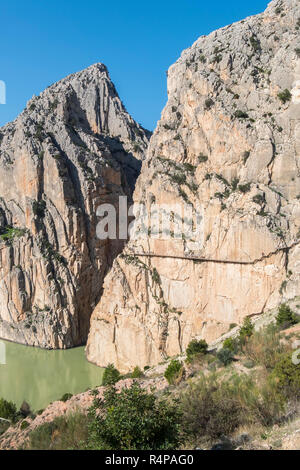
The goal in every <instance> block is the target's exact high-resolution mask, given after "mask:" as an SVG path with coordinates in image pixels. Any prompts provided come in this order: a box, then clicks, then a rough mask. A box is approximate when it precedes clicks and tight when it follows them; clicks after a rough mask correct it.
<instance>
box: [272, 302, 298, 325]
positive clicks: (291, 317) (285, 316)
mask: <svg viewBox="0 0 300 470" xmlns="http://www.w3.org/2000/svg"><path fill="white" fill-rule="evenodd" d="M296 323H298V317H297V316H296V314H295V313H294V312H293V311H292V310H291V308H290V307H289V306H288V305H287V304H281V305H280V307H279V311H278V314H277V317H276V324H277V325H278V326H280V327H283V328H287V327H289V326H292V325H295V324H296Z"/></svg>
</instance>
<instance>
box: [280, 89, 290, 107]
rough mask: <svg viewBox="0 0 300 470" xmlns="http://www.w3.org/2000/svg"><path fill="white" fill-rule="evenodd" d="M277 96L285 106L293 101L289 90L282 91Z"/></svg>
mask: <svg viewBox="0 0 300 470" xmlns="http://www.w3.org/2000/svg"><path fill="white" fill-rule="evenodd" d="M277 96H278V98H279V99H280V101H281V102H282V103H283V104H285V103H287V102H288V101H290V100H291V99H292V95H291V92H290V91H289V90H288V89H287V88H286V89H285V90H283V91H281V92H280V93H278V95H277Z"/></svg>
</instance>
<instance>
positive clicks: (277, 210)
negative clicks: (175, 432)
mask: <svg viewBox="0 0 300 470" xmlns="http://www.w3.org/2000/svg"><path fill="white" fill-rule="evenodd" d="M299 31H300V3H299V2H298V1H297V0H282V1H273V2H271V3H270V4H269V6H268V8H267V9H266V11H265V12H264V13H262V14H260V15H256V16H253V17H250V18H247V19H246V20H244V21H241V22H238V23H235V24H233V25H230V26H227V27H224V28H222V29H220V30H218V31H215V32H213V33H211V34H210V35H208V36H207V37H200V38H199V39H198V40H197V41H196V42H195V43H194V44H193V46H192V47H191V48H190V49H187V50H186V51H184V52H183V53H182V55H181V57H180V58H179V60H178V61H177V62H176V63H175V64H174V65H173V66H172V67H171V68H170V69H169V72H168V97H169V99H168V103H167V105H166V107H165V109H164V110H163V113H162V118H161V120H160V122H159V123H158V126H157V129H156V131H155V133H154V135H153V136H152V138H151V141H150V146H149V149H148V153H147V159H146V160H145V161H144V163H143V168H142V173H141V176H140V178H139V180H138V183H137V187H136V190H135V193H134V200H135V201H136V202H144V203H145V204H146V206H147V208H148V210H150V206H151V204H152V203H153V201H155V202H156V203H157V204H160V203H172V204H176V203H178V204H181V203H183V202H188V203H190V204H192V205H193V206H194V207H199V206H201V207H202V209H203V215H204V218H203V246H201V248H200V249H199V250H195V247H194V245H193V244H192V243H191V242H190V240H185V239H181V240H179V239H175V238H174V239H166V240H164V239H157V238H156V237H151V235H150V236H148V237H146V238H145V239H140V240H138V241H136V240H132V241H130V243H129V245H128V246H127V247H126V248H125V250H124V252H123V254H122V255H120V256H119V257H118V258H117V259H116V260H115V262H114V264H113V268H112V270H111V271H110V273H109V274H108V276H107V277H106V279H105V282H104V293H103V295H102V297H101V300H100V302H99V304H98V305H97V307H96V309H95V311H94V313H93V315H92V319H91V330H90V334H89V339H88V345H87V357H88V359H89V360H90V361H92V362H94V363H97V364H99V365H102V366H106V365H107V364H108V363H114V364H115V365H116V366H117V367H118V368H119V369H120V370H122V371H127V370H130V369H132V368H133V367H134V366H135V365H139V366H140V367H143V366H145V365H153V364H157V363H159V362H160V361H161V360H163V359H164V358H166V357H167V356H174V355H176V354H179V353H181V352H182V351H183V350H184V349H185V348H186V346H187V344H188V343H189V341H190V340H191V339H192V338H193V337H202V338H206V339H207V340H208V341H212V340H214V339H216V338H217V337H218V336H220V335H221V334H222V333H224V332H225V331H228V329H229V328H230V326H231V324H233V323H235V324H236V323H241V322H242V320H243V318H244V317H245V316H251V315H259V314H261V313H262V312H264V311H266V310H268V309H271V308H273V307H276V306H277V305H278V304H279V303H280V302H283V301H285V300H291V299H297V296H298V295H299V287H300V286H299V280H300V279H299V272H300V269H299V268H300V265H299V262H300V260H299V254H300V246H299V237H300V202H299V200H300V172H299V169H300V40H299ZM176 215H178V214H175V216H176ZM138 223H139V219H137V224H138ZM141 224H142V222H141ZM141 253H145V255H144V256H140V254H141ZM147 254H148V255H149V256H147ZM150 255H151V256H150Z"/></svg>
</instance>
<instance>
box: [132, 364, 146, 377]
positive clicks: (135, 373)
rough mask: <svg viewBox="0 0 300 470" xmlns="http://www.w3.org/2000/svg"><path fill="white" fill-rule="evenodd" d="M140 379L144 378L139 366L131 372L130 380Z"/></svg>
mask: <svg viewBox="0 0 300 470" xmlns="http://www.w3.org/2000/svg"><path fill="white" fill-rule="evenodd" d="M141 377H144V374H143V372H142V371H141V369H140V368H139V366H136V367H135V368H134V369H133V372H132V374H131V378H132V379H140V378H141Z"/></svg>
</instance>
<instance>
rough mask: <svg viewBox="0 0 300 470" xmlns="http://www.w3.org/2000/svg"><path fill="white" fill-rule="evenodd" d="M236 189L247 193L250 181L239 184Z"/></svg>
mask: <svg viewBox="0 0 300 470" xmlns="http://www.w3.org/2000/svg"><path fill="white" fill-rule="evenodd" d="M238 189H239V191H241V193H244V194H245V193H248V192H249V191H250V189H251V184H250V183H245V184H239V186H238Z"/></svg>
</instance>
